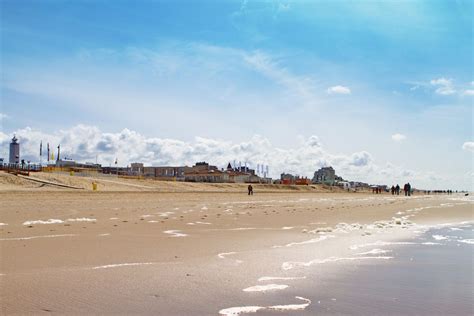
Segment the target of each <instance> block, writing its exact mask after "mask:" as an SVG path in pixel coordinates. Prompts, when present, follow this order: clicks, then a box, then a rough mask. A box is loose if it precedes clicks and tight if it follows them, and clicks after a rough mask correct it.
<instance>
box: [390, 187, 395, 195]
mask: <svg viewBox="0 0 474 316" xmlns="http://www.w3.org/2000/svg"><path fill="white" fill-rule="evenodd" d="M390 191H392V195H395V186H394V185H392V187H391V188H390Z"/></svg>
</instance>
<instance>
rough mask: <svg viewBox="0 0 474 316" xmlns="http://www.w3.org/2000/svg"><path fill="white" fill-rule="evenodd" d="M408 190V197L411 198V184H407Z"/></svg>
mask: <svg viewBox="0 0 474 316" xmlns="http://www.w3.org/2000/svg"><path fill="white" fill-rule="evenodd" d="M407 189H408V196H411V184H410V182H408V183H407Z"/></svg>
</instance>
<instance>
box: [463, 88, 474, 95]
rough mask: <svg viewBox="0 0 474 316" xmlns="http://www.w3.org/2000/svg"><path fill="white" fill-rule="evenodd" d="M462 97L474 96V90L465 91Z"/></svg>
mask: <svg viewBox="0 0 474 316" xmlns="http://www.w3.org/2000/svg"><path fill="white" fill-rule="evenodd" d="M462 95H474V90H473V89H467V90H464V92H463V93H462Z"/></svg>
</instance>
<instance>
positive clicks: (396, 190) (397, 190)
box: [395, 183, 400, 195]
mask: <svg viewBox="0 0 474 316" xmlns="http://www.w3.org/2000/svg"><path fill="white" fill-rule="evenodd" d="M395 192H396V193H397V195H400V186H399V185H398V183H397V186H396V187H395Z"/></svg>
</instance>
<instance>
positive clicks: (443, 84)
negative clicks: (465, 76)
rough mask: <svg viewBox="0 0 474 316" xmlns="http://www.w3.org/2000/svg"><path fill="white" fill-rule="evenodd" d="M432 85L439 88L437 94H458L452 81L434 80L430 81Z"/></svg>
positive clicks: (442, 78)
mask: <svg viewBox="0 0 474 316" xmlns="http://www.w3.org/2000/svg"><path fill="white" fill-rule="evenodd" d="M430 83H431V85H433V86H435V87H437V88H436V90H435V92H436V93H437V94H440V95H451V94H454V93H456V90H455V89H454V86H453V80H452V79H446V78H444V77H441V78H438V79H433V80H431V81H430Z"/></svg>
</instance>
